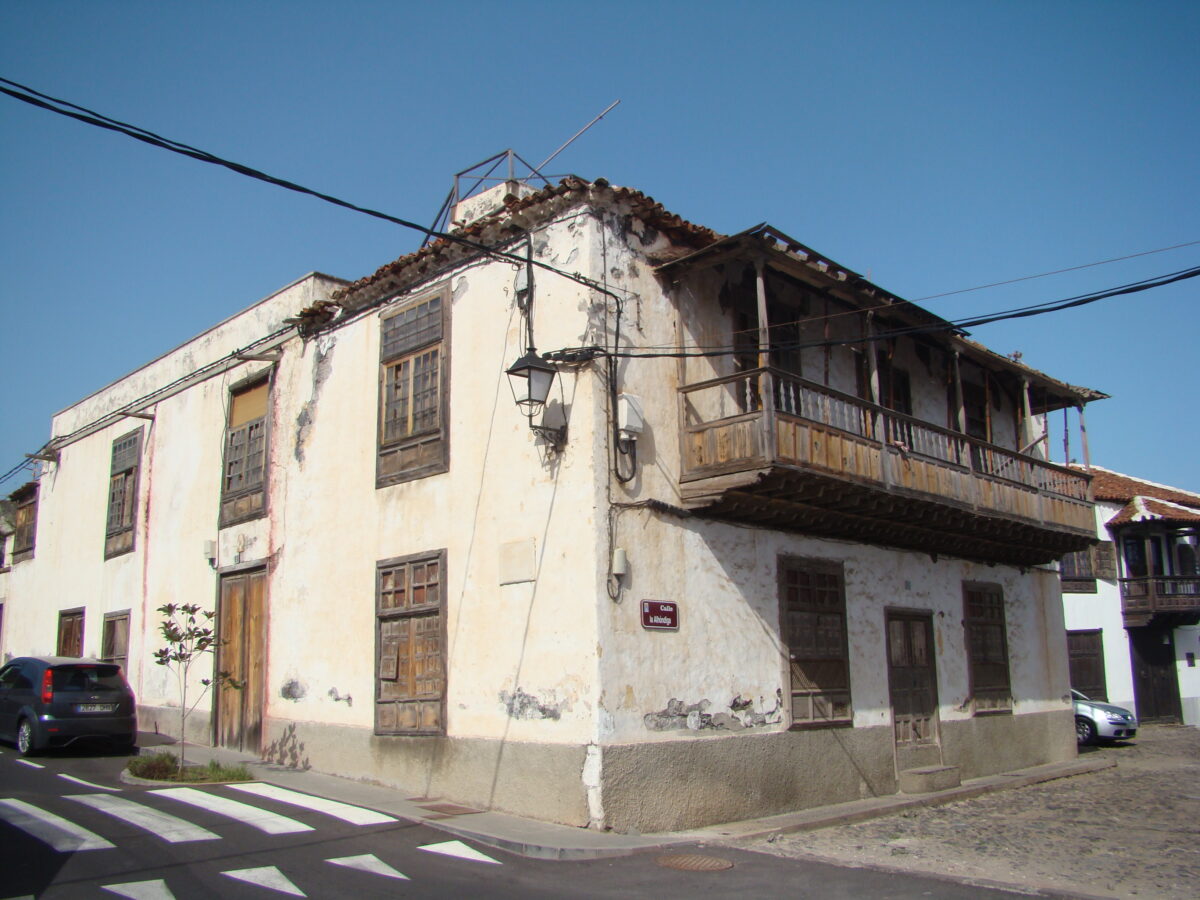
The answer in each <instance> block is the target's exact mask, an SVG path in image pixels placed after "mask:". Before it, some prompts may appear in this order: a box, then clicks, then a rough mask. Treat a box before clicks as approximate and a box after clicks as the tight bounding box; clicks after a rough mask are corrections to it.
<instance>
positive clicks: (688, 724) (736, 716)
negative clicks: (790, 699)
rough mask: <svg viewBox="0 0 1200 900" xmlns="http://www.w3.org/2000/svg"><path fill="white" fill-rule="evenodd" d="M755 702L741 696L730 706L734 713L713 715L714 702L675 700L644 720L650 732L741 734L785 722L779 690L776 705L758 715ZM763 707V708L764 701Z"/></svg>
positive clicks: (648, 714) (644, 717)
mask: <svg viewBox="0 0 1200 900" xmlns="http://www.w3.org/2000/svg"><path fill="white" fill-rule="evenodd" d="M753 705H754V704H753V702H752V701H750V700H744V699H742V695H741V694H738V695H737V696H736V697H734V698H733V700H732V701H731V702H730V704H729V709H730V712H719V713H709V712H708V709H709V707H711V706H712V701H710V700H707V699H705V700H701V701H699V702H698V703H692V704H690V705H689V704H686V703H684V702H683V701H682V700H676V699H675V698H673V697H672V698H671V699H670V700H669V701H667V707H666V709H662V710H659V711H658V712H651V713H646V715H645V716H643V718H642V721H643V722H644V723H645V725H646V728H648V729H649V730H650V731H681V730H683V729H687V730H688V731H702V730H708V729H713V730H718V731H741V730H742V729H745V728H760V727H762V726H764V725H777V724H779V723H780V722H781V721H783V716H782V709H783V700H782V693H781V692H779V691H776V697H775V705H774V707H772V708H771V709H768V710H763V711H762V712H755V711H754V710H753V709H752V707H753ZM759 705H760V707H761V706H762V705H763V704H762V703H761V701H760V704H759Z"/></svg>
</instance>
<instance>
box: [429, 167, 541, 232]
mask: <svg viewBox="0 0 1200 900" xmlns="http://www.w3.org/2000/svg"><path fill="white" fill-rule="evenodd" d="M535 193H537V188H534V187H531V186H530V185H528V184H525V183H524V182H523V181H517V180H516V179H510V180H508V181H502V182H501V183H500V184H498V185H496V186H495V187H492V188H488V189H487V190H486V191H481V192H480V193H478V194H475V195H474V196H471V197H468V198H466V199H465V200H460V201H458V203H456V204H455V205H454V211H453V212H452V213H451V216H450V224H451V226H452V227H453V228H464V227H466V226H467V225H470V224H472V223H474V222H478V221H479V220H480V219H482V218H483V217H484V216H490V215H491V214H492V213H494V212H498V211H499V210H502V209H504V198H505V197H507V196H508V195H509V194H512V195H513V196H514V197H517V198H523V197H528V196H529V195H530V194H535Z"/></svg>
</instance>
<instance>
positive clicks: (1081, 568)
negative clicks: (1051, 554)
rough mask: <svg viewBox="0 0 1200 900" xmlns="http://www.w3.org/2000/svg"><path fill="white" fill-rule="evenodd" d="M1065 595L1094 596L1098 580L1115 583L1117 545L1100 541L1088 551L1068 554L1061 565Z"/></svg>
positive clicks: (1060, 574)
mask: <svg viewBox="0 0 1200 900" xmlns="http://www.w3.org/2000/svg"><path fill="white" fill-rule="evenodd" d="M1059 577H1060V578H1061V580H1062V589H1063V593H1064V594H1094V593H1096V582H1097V579H1105V580H1108V581H1115V580H1116V577H1117V559H1116V544H1114V543H1113V542H1112V541H1100V542H1099V543H1098V544H1095V545H1093V546H1091V547H1088V548H1087V549H1086V550H1079V551H1077V552H1075V553H1068V554H1067V555H1066V556H1064V557H1063V558H1062V561H1061V562H1060V563H1059Z"/></svg>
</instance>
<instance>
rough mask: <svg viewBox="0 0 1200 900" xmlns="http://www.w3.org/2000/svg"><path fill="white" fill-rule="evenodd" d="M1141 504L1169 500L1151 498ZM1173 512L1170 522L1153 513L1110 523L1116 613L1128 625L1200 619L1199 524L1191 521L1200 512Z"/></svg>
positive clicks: (1199, 516)
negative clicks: (1117, 551) (1116, 559)
mask: <svg viewBox="0 0 1200 900" xmlns="http://www.w3.org/2000/svg"><path fill="white" fill-rule="evenodd" d="M1137 499H1139V498H1135V500H1137ZM1142 505H1143V507H1146V506H1149V507H1152V508H1153V507H1167V506H1173V505H1174V504H1162V503H1158V502H1156V501H1152V500H1150V501H1144V502H1143V504H1142ZM1169 513H1170V511H1169V510H1168V514H1169ZM1150 515H1151V516H1153V515H1154V514H1153V513H1150ZM1175 515H1177V516H1178V517H1179V519H1178V520H1177V521H1175V522H1167V521H1164V520H1163V519H1162V518H1157V517H1155V518H1146V519H1144V520H1143V521H1141V522H1135V523H1133V524H1132V525H1130V526H1126V527H1120V525H1118V526H1115V527H1114V530H1117V531H1118V532H1119V533H1118V539H1119V542H1118V546H1120V548H1121V563H1122V572H1121V575H1122V577H1121V579H1120V585H1121V612H1122V613H1123V615H1124V618H1125V626H1126V627H1127V628H1135V627H1138V626H1142V625H1148V624H1152V621H1153V622H1155V623H1158V624H1162V625H1168V624H1170V625H1195V624H1197V623H1200V553H1198V550H1197V546H1198V544H1200V528H1197V526H1196V524H1195V523H1196V522H1197V521H1200V512H1191V513H1190V514H1186V515H1185V514H1184V513H1182V512H1178V513H1175ZM1189 520H1190V521H1189Z"/></svg>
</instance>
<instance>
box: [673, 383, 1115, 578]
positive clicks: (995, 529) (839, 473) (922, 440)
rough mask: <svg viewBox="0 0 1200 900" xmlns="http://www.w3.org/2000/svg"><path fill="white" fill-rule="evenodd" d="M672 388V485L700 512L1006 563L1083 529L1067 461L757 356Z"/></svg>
mask: <svg viewBox="0 0 1200 900" xmlns="http://www.w3.org/2000/svg"><path fill="white" fill-rule="evenodd" d="M680 393H681V403H682V404H683V421H684V422H685V430H684V435H683V456H684V471H683V474H682V477H681V486H680V487H681V494H682V498H683V502H684V505H685V506H687V507H688V508H691V509H693V510H696V511H703V513H704V514H705V515H709V516H712V517H715V518H726V519H733V520H737V521H742V522H748V523H752V524H761V525H764V526H767V527H776V528H785V529H788V530H796V531H803V532H806V533H813V534H820V535H824V536H828V537H837V538H846V539H852V540H860V541H864V542H868V543H877V544H884V545H888V546H895V547H903V548H906V549H912V550H919V551H923V552H928V553H932V554H938V553H945V554H949V555H955V556H962V557H967V558H972V559H982V560H986V561H993V562H1006V563H1012V564H1016V565H1034V564H1039V563H1045V562H1050V561H1053V560H1056V559H1058V558H1060V557H1061V556H1062V555H1063V554H1064V553H1068V552H1071V551H1073V550H1079V549H1083V548H1084V547H1086V546H1088V544H1089V543H1091V542H1092V541H1093V540H1094V536H1095V533H1094V530H1093V529H1094V524H1093V523H1094V519H1093V509H1092V504H1091V500H1090V497H1089V493H1088V476H1086V475H1084V474H1082V473H1080V472H1077V471H1075V470H1071V469H1066V468H1063V467H1061V466H1055V465H1053V464H1051V463H1048V462H1046V461H1045V460H1042V459H1038V458H1036V457H1033V456H1027V455H1024V454H1020V453H1017V452H1015V451H1012V450H1007V449H1004V448H1001V447H997V446H995V445H992V444H988V443H986V442H983V441H977V440H974V439H972V438H969V437H967V436H966V435H963V434H961V433H958V432H954V431H950V430H947V429H943V428H938V427H937V426H934V425H931V424H930V423H927V422H922V421H920V420H918V419H915V418H913V417H911V416H904V415H900V414H898V413H895V412H893V411H891V410H887V409H884V408H883V407H880V406H877V405H875V404H872V403H868V402H866V401H863V400H861V399H859V398H857V397H851V396H849V395H845V394H841V393H839V392H837V391H833V390H831V389H829V388H826V387H823V386H820V385H815V384H812V383H810V382H805V381H803V380H802V379H798V378H796V377H794V376H791V375H788V374H786V373H783V372H779V371H777V370H774V369H770V368H765V367H764V368H762V369H758V370H754V371H751V372H744V373H739V374H738V375H735V376H730V377H726V378H716V379H712V380H710V381H706V382H703V383H701V384H698V385H688V386H686V387H684V388H683V389H681V392H680ZM768 401H769V402H768Z"/></svg>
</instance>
